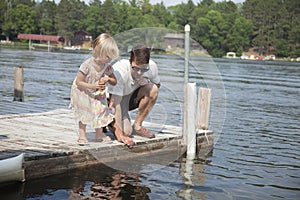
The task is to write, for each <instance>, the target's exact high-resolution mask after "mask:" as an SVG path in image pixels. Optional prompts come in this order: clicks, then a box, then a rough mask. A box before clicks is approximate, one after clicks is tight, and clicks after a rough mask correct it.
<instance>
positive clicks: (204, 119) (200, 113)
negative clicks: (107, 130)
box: [196, 88, 211, 130]
mask: <svg viewBox="0 0 300 200" xmlns="http://www.w3.org/2000/svg"><path fill="white" fill-rule="evenodd" d="M210 97H211V89H209V88H199V90H198V103H197V118H196V119H197V123H196V127H197V129H200V130H208V119H209V111H210Z"/></svg>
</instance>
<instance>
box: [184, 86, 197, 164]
mask: <svg viewBox="0 0 300 200" xmlns="http://www.w3.org/2000/svg"><path fill="white" fill-rule="evenodd" d="M187 103H188V105H189V106H188V108H187V130H186V134H187V158H190V159H194V158H195V155H196V125H195V124H196V123H195V118H196V83H188V84H187Z"/></svg>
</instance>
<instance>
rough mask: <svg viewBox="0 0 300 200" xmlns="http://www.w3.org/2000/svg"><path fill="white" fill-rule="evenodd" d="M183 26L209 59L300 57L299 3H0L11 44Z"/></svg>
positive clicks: (2, 27)
mask: <svg viewBox="0 0 300 200" xmlns="http://www.w3.org/2000/svg"><path fill="white" fill-rule="evenodd" d="M186 24H189V25H190V26H191V37H192V38H193V39H194V40H195V41H197V42H198V43H199V44H201V45H202V46H203V47H204V48H205V49H207V51H208V52H209V54H210V55H212V56H213V57H221V56H223V55H225V54H226V52H228V51H234V52H237V53H238V54H241V53H242V52H243V51H247V50H248V49H249V48H255V49H257V51H259V53H260V54H262V55H267V54H275V55H276V56H278V57H299V56H300V46H299V45H300V1H299V0H246V1H245V2H244V3H242V4H235V3H233V2H232V1H223V2H214V1H213V0H199V3H197V4H194V3H193V1H192V0H189V1H188V2H187V3H181V4H178V5H175V6H169V7H166V6H165V5H164V3H163V1H161V3H157V4H155V5H152V4H150V3H149V0H128V1H125V0H104V1H100V0H91V1H90V2H89V4H88V5H87V4H86V3H85V2H84V1H81V0H61V1H60V2H59V3H58V4H56V3H55V2H54V0H52V1H51V0H41V1H34V0H0V32H2V34H3V35H5V36H6V37H9V38H11V39H15V38H16V37H17V35H18V34H20V33H27V34H44V35H60V36H63V37H64V38H65V39H66V41H68V40H69V39H70V38H71V37H72V36H73V35H74V33H75V32H77V31H80V30H83V31H87V32H88V33H89V34H90V35H91V36H92V37H93V38H95V37H96V36H97V35H99V34H100V33H103V32H106V33H109V34H111V35H115V34H118V33H121V32H124V31H127V30H130V29H133V28H144V27H161V28H168V29H172V30H174V31H178V32H183V29H184V28H183V27H184V26H185V25H186Z"/></svg>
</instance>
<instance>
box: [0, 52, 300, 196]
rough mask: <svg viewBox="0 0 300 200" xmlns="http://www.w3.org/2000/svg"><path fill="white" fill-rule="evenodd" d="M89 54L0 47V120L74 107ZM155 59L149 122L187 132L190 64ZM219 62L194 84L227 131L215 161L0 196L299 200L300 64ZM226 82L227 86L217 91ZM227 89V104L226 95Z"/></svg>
mask: <svg viewBox="0 0 300 200" xmlns="http://www.w3.org/2000/svg"><path fill="white" fill-rule="evenodd" d="M86 56H87V55H80V54H58V53H45V52H40V53H39V52H29V51H16V50H14V51H12V50H5V49H1V53H0V114H5V113H28V112H41V111H47V110H53V109H57V108H67V105H68V103H69V89H70V86H71V83H72V81H73V78H74V77H75V74H76V72H77V70H78V65H79V64H80V63H81V62H82V61H83V60H84V58H85V57H86ZM154 60H155V61H156V62H157V63H158V66H159V68H160V72H159V73H160V77H161V79H162V88H161V90H160V93H159V99H158V105H157V107H156V109H154V110H153V113H152V114H151V116H150V119H149V120H150V121H151V120H152V121H155V122H165V123H166V124H171V125H179V126H181V125H182V101H183V68H184V67H183V66H184V60H182V59H178V57H176V56H158V55H157V56H156V55H155V56H154ZM213 61H214V62H213V63H211V62H209V59H204V58H199V57H192V58H191V69H190V82H196V83H197V86H205V85H211V86H213V87H212V94H213V96H212V115H211V120H210V129H212V130H215V127H216V129H218V130H220V134H219V136H218V140H216V143H215V146H214V149H213V153H212V152H211V154H210V155H209V156H206V157H205V156H201V159H197V160H186V159H185V157H182V158H180V159H179V160H176V161H174V162H170V163H169V164H166V166H164V165H159V164H147V165H144V166H142V167H141V169H140V171H139V172H138V173H125V172H120V171H116V170H113V169H110V168H108V167H105V166H95V167H92V168H88V169H81V170H76V171H74V172H69V173H68V174H64V175H59V176H54V177H49V178H47V179H42V180H34V181H28V182H26V183H24V184H23V185H22V186H21V187H18V186H14V187H13V188H11V189H10V190H9V189H7V190H1V191H0V194H1V199H3V198H2V197H4V195H8V194H10V195H13V196H15V197H16V198H11V199H34V200H36V199H46V200H49V199H68V198H69V196H70V195H73V196H76V195H79V196H80V197H86V196H87V195H89V196H91V194H94V195H103V196H105V195H108V196H109V195H112V196H113V195H115V196H116V195H117V194H118V195H117V196H118V198H122V197H123V199H134V198H135V197H137V196H138V195H140V196H139V199H148V198H149V199H222V200H223V199H225V200H226V199H298V198H299V196H300V175H299V174H300V152H299V151H300V150H299V149H300V148H299V147H300V132H299V130H300V123H299V116H300V99H299V95H300V79H299V77H300V63H296V62H279V61H245V60H230V59H214V60H213ZM16 65H21V66H24V67H25V68H24V78H25V102H23V103H20V102H13V101H12V99H13V96H12V95H13V89H12V87H13V67H15V66H16ZM211 67H216V68H217V69H218V71H217V72H216V71H212V70H211ZM220 82H221V83H222V84H223V85H222V84H219V85H216V84H217V83H220ZM222 87H223V88H222ZM222 92H224V93H225V94H226V95H225V97H226V98H225V99H222V98H220V97H221V96H222V95H218V94H221V93H222ZM224 105H225V107H224ZM160 111H163V112H160ZM161 113H164V114H161ZM133 114H134V113H133ZM224 114H226V115H225V118H223V119H224V121H223V119H222V117H220V116H222V115H223V116H224ZM128 162H130V161H128ZM108 188H109V189H108ZM107 189H108V190H107ZM122 195H124V196H122ZM74 198H75V197H74ZM103 198H104V197H103Z"/></svg>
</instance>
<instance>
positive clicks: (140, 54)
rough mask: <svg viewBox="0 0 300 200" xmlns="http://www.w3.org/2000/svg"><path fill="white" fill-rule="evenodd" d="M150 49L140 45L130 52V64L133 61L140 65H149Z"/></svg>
mask: <svg viewBox="0 0 300 200" xmlns="http://www.w3.org/2000/svg"><path fill="white" fill-rule="evenodd" d="M149 59H150V49H149V48H147V47H146V46H145V45H143V44H139V45H137V46H135V47H133V48H132V50H131V51H130V63H132V62H133V61H134V62H136V64H138V65H143V64H149Z"/></svg>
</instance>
